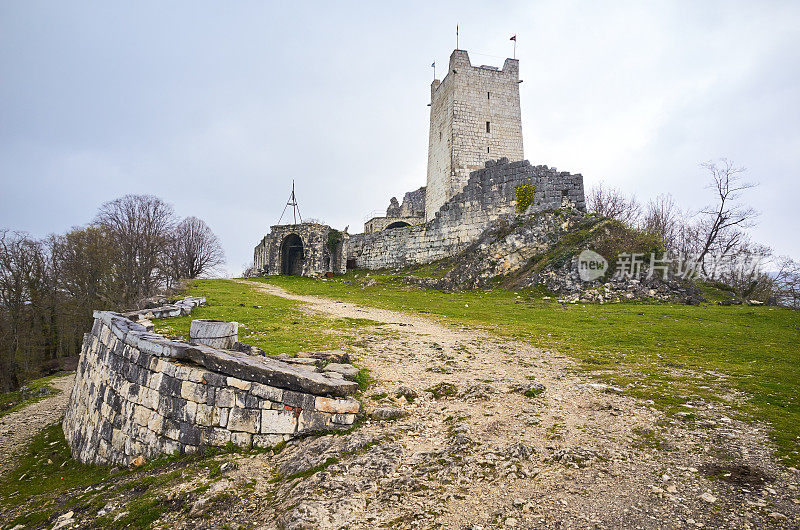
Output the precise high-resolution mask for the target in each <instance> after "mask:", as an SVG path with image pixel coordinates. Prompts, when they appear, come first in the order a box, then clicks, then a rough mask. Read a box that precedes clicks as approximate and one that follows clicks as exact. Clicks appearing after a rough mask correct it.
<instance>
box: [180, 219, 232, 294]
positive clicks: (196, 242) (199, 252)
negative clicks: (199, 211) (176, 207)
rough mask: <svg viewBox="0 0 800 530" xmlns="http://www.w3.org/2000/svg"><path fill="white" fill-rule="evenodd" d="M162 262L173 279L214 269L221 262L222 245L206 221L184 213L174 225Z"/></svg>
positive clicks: (186, 277) (222, 259)
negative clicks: (166, 264)
mask: <svg viewBox="0 0 800 530" xmlns="http://www.w3.org/2000/svg"><path fill="white" fill-rule="evenodd" d="M166 252H167V256H166V262H167V263H168V264H169V267H170V272H171V276H172V279H173V280H180V279H193V278H198V277H200V276H204V275H208V274H211V273H213V272H215V271H216V270H217V269H218V268H219V267H220V266H222V265H223V264H224V263H225V253H224V252H223V250H222V245H221V244H220V242H219V239H218V238H217V236H216V235H214V232H212V231H211V229H210V228H209V227H208V225H207V224H206V223H205V222H203V221H202V220H201V219H198V218H197V217H187V218H186V219H184V220H183V221H181V222H180V223H178V225H177V226H176V227H175V228H174V230H173V231H172V234H171V236H170V240H169V244H168V247H167V251H166Z"/></svg>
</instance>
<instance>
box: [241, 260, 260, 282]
mask: <svg viewBox="0 0 800 530" xmlns="http://www.w3.org/2000/svg"><path fill="white" fill-rule="evenodd" d="M256 276H258V274H257V273H256V267H255V265H254V264H253V262H252V261H251V262H250V263H248V264H247V265H246V266H245V268H244V270H243V271H242V278H255V277H256Z"/></svg>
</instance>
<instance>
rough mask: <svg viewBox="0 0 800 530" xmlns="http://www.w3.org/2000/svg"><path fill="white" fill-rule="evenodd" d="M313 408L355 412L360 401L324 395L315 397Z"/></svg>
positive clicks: (334, 411)
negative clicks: (331, 397)
mask: <svg viewBox="0 0 800 530" xmlns="http://www.w3.org/2000/svg"><path fill="white" fill-rule="evenodd" d="M315 408H316V410H319V411H322V412H332V413H336V414H345V413H353V414H357V413H358V411H359V410H361V403H359V402H358V401H357V400H355V399H330V398H326V397H317V398H316V402H315Z"/></svg>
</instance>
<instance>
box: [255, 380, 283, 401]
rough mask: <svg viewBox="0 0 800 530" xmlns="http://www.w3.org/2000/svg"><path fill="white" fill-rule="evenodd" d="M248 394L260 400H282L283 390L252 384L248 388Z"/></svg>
mask: <svg viewBox="0 0 800 530" xmlns="http://www.w3.org/2000/svg"><path fill="white" fill-rule="evenodd" d="M250 393H251V394H253V395H254V396H258V397H260V398H264V399H268V400H270V401H281V400H283V390H282V389H280V388H275V387H272V386H268V385H262V384H261V383H253V384H252V386H251V388H250Z"/></svg>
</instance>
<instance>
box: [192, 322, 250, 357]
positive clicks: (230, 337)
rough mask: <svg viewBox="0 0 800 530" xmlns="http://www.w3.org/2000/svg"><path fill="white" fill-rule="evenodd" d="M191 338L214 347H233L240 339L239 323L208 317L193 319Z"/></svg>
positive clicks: (228, 348) (195, 341)
mask: <svg viewBox="0 0 800 530" xmlns="http://www.w3.org/2000/svg"><path fill="white" fill-rule="evenodd" d="M189 340H190V341H191V342H193V343H198V344H205V345H206V346H211V347H212V348H222V349H226V350H230V349H233V348H234V347H235V346H236V343H237V342H238V341H239V323H238V322H228V321H225V320H214V319H208V318H203V319H197V320H192V323H191V324H190V326H189Z"/></svg>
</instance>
